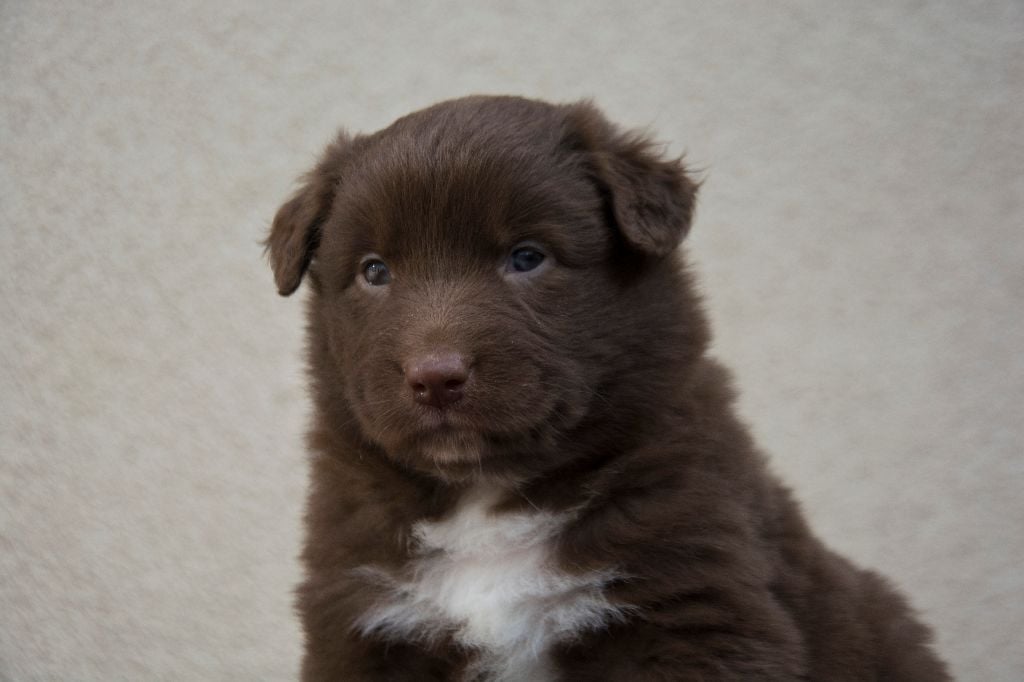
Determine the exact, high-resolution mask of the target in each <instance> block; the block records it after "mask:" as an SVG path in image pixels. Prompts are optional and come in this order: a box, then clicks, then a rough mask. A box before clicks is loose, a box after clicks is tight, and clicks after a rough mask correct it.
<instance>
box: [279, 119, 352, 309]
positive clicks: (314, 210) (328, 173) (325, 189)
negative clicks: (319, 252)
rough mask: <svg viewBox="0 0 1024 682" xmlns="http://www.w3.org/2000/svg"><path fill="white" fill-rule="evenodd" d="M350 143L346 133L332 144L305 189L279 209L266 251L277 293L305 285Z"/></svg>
mask: <svg viewBox="0 0 1024 682" xmlns="http://www.w3.org/2000/svg"><path fill="white" fill-rule="evenodd" d="M350 144H351V139H350V138H349V136H348V135H347V134H345V133H344V132H342V133H340V134H339V135H338V139H337V140H335V141H334V142H333V143H332V144H330V145H329V146H328V147H327V149H326V151H324V153H323V156H321V157H320V161H319V162H318V163H317V165H316V166H315V167H314V168H313V170H311V171H310V172H309V173H307V174H306V175H305V176H303V178H302V183H303V184H302V187H300V188H299V190H298V191H296V192H295V194H294V195H292V198H291V199H289V200H288V201H286V202H285V203H284V205H283V206H281V208H279V209H278V211H277V215H276V216H275V217H274V223H273V225H272V226H271V228H270V234H268V235H267V238H266V240H264V242H263V246H264V252H265V253H266V254H267V256H268V259H269V260H270V267H271V268H272V269H273V271H274V281H275V282H276V284H277V291H278V293H280V294H281V295H282V296H288V295H290V294H291V293H292V292H294V291H295V290H296V289H298V288H299V284H300V283H301V282H302V276H303V274H305V272H306V269H307V268H308V267H309V264H310V262H311V261H312V260H313V255H314V253H315V252H316V247H317V245H318V244H319V243H320V229H321V227H322V226H323V223H324V221H326V220H327V216H328V214H329V213H330V210H331V204H332V203H333V202H334V195H335V193H336V192H337V188H338V185H339V184H340V182H341V177H340V170H341V165H342V160H343V158H344V157H345V155H346V151H347V150H348V148H349V146H350Z"/></svg>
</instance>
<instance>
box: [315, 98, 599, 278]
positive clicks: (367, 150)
mask: <svg viewBox="0 0 1024 682" xmlns="http://www.w3.org/2000/svg"><path fill="white" fill-rule="evenodd" d="M353 152H354V153H353V154H352V156H351V158H350V160H349V162H348V164H347V165H348V168H347V169H346V172H345V182H344V183H342V185H341V187H340V188H339V193H338V197H337V200H336V202H335V211H336V213H337V214H338V215H337V216H336V222H337V223H338V225H337V226H336V227H337V229H335V230H328V231H327V234H325V235H324V236H325V239H324V245H323V246H324V248H325V249H327V250H331V251H336V250H339V249H340V250H343V251H346V252H370V251H372V252H377V253H379V254H381V255H382V256H389V257H401V256H402V255H404V254H410V255H414V256H415V257H416V258H418V259H419V260H420V261H421V262H431V261H435V262H436V260H437V259H436V258H434V259H432V258H431V256H439V257H442V256H445V255H446V254H452V255H454V253H456V252H460V251H465V250H467V249H472V250H473V251H474V252H475V253H477V254H480V253H481V252H483V251H486V250H487V248H491V249H493V250H495V252H500V251H501V250H503V249H506V248H508V247H509V246H511V245H512V244H514V243H516V242H519V241H523V240H528V239H541V240H544V241H545V242H547V243H549V245H550V246H551V247H552V248H553V249H555V250H556V251H557V250H560V251H562V252H563V253H561V254H560V255H562V256H563V258H566V259H567V260H568V261H572V260H574V259H575V260H581V259H589V258H592V257H593V256H594V255H595V254H594V253H587V252H588V251H589V252H592V251H593V250H594V249H599V248H600V247H601V246H603V243H604V241H605V239H604V237H605V235H604V234H603V231H602V230H600V226H599V223H600V222H601V210H600V209H601V197H600V195H599V193H598V191H597V188H596V186H595V185H594V184H593V183H592V182H590V181H589V179H588V176H587V170H586V168H585V166H584V159H583V157H582V155H581V154H580V153H579V152H578V151H576V150H574V149H573V147H572V145H571V141H570V139H569V136H568V134H567V132H566V123H565V116H564V111H563V108H560V107H555V106H552V105H548V104H544V103H540V102H531V101H527V100H519V99H515V98H470V99H468V100H459V101H456V102H448V103H443V104H440V105H437V106H434V107H431V108H429V109H426V110H424V111H420V112H417V113H415V114H412V115H410V116H406V117H404V118H402V119H399V120H398V121H397V122H395V123H394V124H393V125H391V126H390V127H388V128H386V129H384V130H382V131H380V132H378V133H375V134H373V135H370V136H367V137H360V138H357V139H356V140H355V141H354V144H353ZM331 232H334V233H335V234H331ZM581 237H582V238H581ZM581 250H582V252H581ZM435 252H436V253H435ZM461 255H464V254H461Z"/></svg>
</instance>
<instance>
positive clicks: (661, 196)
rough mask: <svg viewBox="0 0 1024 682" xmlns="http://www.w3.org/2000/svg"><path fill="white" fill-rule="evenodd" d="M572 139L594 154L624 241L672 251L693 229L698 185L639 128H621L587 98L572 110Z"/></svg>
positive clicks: (648, 250)
mask: <svg viewBox="0 0 1024 682" xmlns="http://www.w3.org/2000/svg"><path fill="white" fill-rule="evenodd" d="M567 121H568V125H569V129H568V142H569V144H570V146H571V147H573V148H575V149H577V150H579V149H582V150H583V151H585V152H586V153H587V154H588V155H589V157H590V163H589V165H590V167H591V170H592V172H593V174H594V176H595V178H594V179H595V181H596V182H597V183H598V185H599V186H600V187H601V189H602V191H603V192H604V193H605V194H606V197H607V201H608V203H609V214H610V215H611V217H612V218H613V219H614V221H615V223H616V227H617V228H618V230H619V232H620V233H621V234H622V236H623V237H624V238H625V240H626V242H627V243H628V244H629V245H630V246H632V247H633V248H634V249H636V250H637V251H639V252H641V253H644V254H647V255H650V256H656V257H661V256H666V255H668V254H669V253H671V252H672V251H673V250H674V249H675V248H676V247H677V246H679V243H680V242H681V241H682V240H683V238H684V237H685V236H686V234H687V232H689V230H690V220H691V218H692V217H693V209H694V204H695V203H696V198H697V189H698V187H699V184H698V183H697V182H696V181H694V180H693V179H692V178H691V177H690V176H689V174H688V172H687V170H686V168H685V167H684V166H683V164H682V160H681V159H671V160H668V159H664V158H662V157H661V155H659V154H658V153H657V150H656V149H655V147H656V145H655V143H654V142H653V141H651V140H650V139H649V138H647V137H646V136H645V135H643V134H641V133H638V132H623V131H620V130H619V129H618V128H616V127H615V126H613V125H612V124H611V123H609V122H608V121H607V120H606V119H605V118H604V116H602V115H601V113H600V112H599V111H598V110H597V108H596V107H594V106H593V105H592V104H590V103H589V102H579V103H577V104H573V105H570V106H569V108H568V114H567Z"/></svg>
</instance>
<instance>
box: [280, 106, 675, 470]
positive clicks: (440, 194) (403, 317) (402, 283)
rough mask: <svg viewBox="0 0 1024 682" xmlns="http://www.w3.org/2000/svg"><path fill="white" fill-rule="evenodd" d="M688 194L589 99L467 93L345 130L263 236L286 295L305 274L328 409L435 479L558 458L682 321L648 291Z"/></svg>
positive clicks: (671, 284)
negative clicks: (653, 344) (363, 130)
mask: <svg viewBox="0 0 1024 682" xmlns="http://www.w3.org/2000/svg"><path fill="white" fill-rule="evenodd" d="M693 192H694V186H693V184H692V183H691V182H690V181H689V180H688V179H687V177H686V176H685V174H684V173H683V171H682V169H681V167H680V166H679V165H678V164H677V163H672V162H665V161H662V160H660V159H658V158H656V157H654V156H653V155H651V154H650V152H649V145H648V144H647V143H646V142H645V141H643V140H641V139H639V138H636V137H630V136H624V135H621V134H619V133H618V132H617V131H616V130H614V129H613V128H612V127H611V126H610V125H609V124H607V123H606V122H605V121H604V119H602V118H601V117H600V116H599V115H598V114H597V113H596V111H595V110H593V109H592V108H591V107H589V106H587V105H574V106H569V107H555V106H551V105H546V104H541V103H537V102H530V101H527V100H519V99H512V98H471V99H468V100H457V101H455V102H449V103H444V104H441V105H438V106H436V107H432V108H431V109H427V110H424V111H422V112H418V113H417V114H413V115H411V116H409V117H406V118H404V119H401V120H399V121H398V122H396V123H395V124H394V125H392V126H391V127H390V128H387V129H385V130H383V131H381V132H379V133H377V134H375V135H372V136H368V137H357V138H355V139H350V138H348V137H347V136H344V135H343V136H342V137H341V138H339V140H338V142H337V143H335V144H334V145H332V146H331V147H329V148H328V150H327V152H326V154H325V155H324V157H323V159H322V160H321V162H320V164H319V165H318V166H317V168H316V169H314V171H313V172H312V173H311V174H310V176H308V179H307V183H306V185H305V186H304V187H303V188H302V189H301V190H300V191H299V192H298V193H297V194H296V196H295V197H294V198H293V199H292V200H291V201H290V202H288V203H287V204H285V206H283V207H282V209H281V211H280V212H279V213H278V216H277V218H276V219H275V222H274V226H273V228H272V231H271V235H270V238H269V239H268V249H269V251H270V256H271V260H272V263H273V264H274V267H275V275H276V277H277V280H278V285H279V288H280V289H281V291H282V293H285V294H287V293H290V292H291V291H292V290H294V289H295V288H296V287H297V286H298V284H299V281H300V279H301V277H302V275H303V272H304V271H307V270H308V271H309V274H310V279H311V281H312V283H313V296H312V298H311V300H310V330H311V341H312V351H313V356H314V357H313V374H314V380H315V383H316V384H317V385H318V386H319V390H320V391H321V394H322V395H326V396H329V397H330V398H331V399H329V400H325V401H320V403H321V404H330V405H334V406H335V414H333V415H324V416H325V417H326V418H327V419H335V420H339V421H344V420H351V421H352V422H353V423H354V424H356V425H357V431H358V436H359V439H360V440H361V441H362V442H363V443H365V444H366V445H368V446H369V447H373V448H377V449H380V450H382V451H383V452H384V453H385V454H386V455H387V456H389V457H391V458H393V459H395V460H398V461H400V462H402V463H404V464H405V465H407V466H410V467H413V468H415V469H418V470H421V471H424V472H426V473H430V474H434V475H439V476H441V477H443V478H445V479H461V478H466V477H469V476H474V475H477V476H492V477H505V478H512V479H514V478H517V477H522V476H525V475H528V474H529V473H533V472H538V471H542V470H545V469H550V468H552V467H554V466H557V465H559V464H560V463H561V461H562V460H564V459H565V458H566V457H569V456H570V453H571V448H570V447H566V439H567V438H568V437H569V436H570V434H572V433H573V432H574V431H575V430H577V429H579V428H580V427H581V426H582V425H583V424H584V423H585V422H586V420H587V419H588V418H593V417H594V415H595V414H597V412H598V411H599V410H596V409H595V403H596V402H600V401H602V400H607V399H608V398H607V396H608V395H609V384H612V383H615V382H620V383H621V382H622V380H623V379H622V374H623V371H622V368H623V367H624V366H630V365H635V364H636V363H635V361H630V360H625V361H624V360H623V359H622V357H621V356H622V355H623V354H624V353H635V352H638V351H639V344H638V343H637V340H638V338H640V337H643V336H644V335H645V334H646V333H649V332H650V331H651V330H652V327H658V326H660V325H661V324H662V322H661V321H659V319H661V318H664V320H663V321H664V323H665V324H668V325H670V326H671V325H672V324H673V322H672V320H674V319H676V318H677V317H678V313H672V314H670V313H668V312H667V309H666V310H661V308H660V304H658V303H652V302H651V300H650V299H651V298H652V296H651V294H652V289H657V288H658V287H663V288H666V289H668V290H669V291H668V292H661V294H659V293H657V292H656V291H655V292H654V297H655V298H657V297H659V296H660V297H661V299H665V298H666V297H667V298H668V299H673V298H674V297H673V295H672V294H671V290H675V289H676V288H678V286H677V285H678V283H677V282H675V281H674V280H673V277H674V275H675V273H676V269H675V268H674V267H672V266H666V264H665V263H666V260H669V261H670V260H671V259H669V258H668V255H669V254H670V253H671V252H672V250H673V249H674V247H675V246H676V244H677V243H678V241H679V240H680V239H681V238H682V236H683V234H685V231H686V229H687V226H688V224H689V218H690V212H691V208H692V202H693ZM676 326H678V325H676ZM638 327H639V328H638ZM639 352H642V351H639ZM629 382H631V383H632V382H634V380H633V379H630V380H629Z"/></svg>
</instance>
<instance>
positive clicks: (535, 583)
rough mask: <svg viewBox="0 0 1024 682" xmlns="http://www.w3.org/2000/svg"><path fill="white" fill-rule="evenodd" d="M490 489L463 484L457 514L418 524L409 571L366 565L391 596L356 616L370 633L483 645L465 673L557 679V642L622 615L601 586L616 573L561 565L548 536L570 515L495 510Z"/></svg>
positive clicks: (505, 681)
mask: <svg viewBox="0 0 1024 682" xmlns="http://www.w3.org/2000/svg"><path fill="white" fill-rule="evenodd" d="M498 496H499V493H498V491H497V490H495V489H493V488H485V487H480V488H474V489H472V490H470V491H469V492H467V493H466V494H465V496H464V497H463V498H462V500H461V501H460V502H459V504H458V506H457V507H456V508H455V511H454V513H453V514H452V515H451V516H449V517H447V518H445V519H443V520H441V521H436V522H420V523H418V524H416V525H415V526H414V528H413V533H414V536H415V538H416V540H417V542H418V549H417V558H416V560H415V562H414V564H413V566H412V567H411V570H410V571H409V572H408V573H403V574H401V575H393V574H391V573H390V572H385V571H383V570H381V569H379V568H375V567H363V568H361V569H359V571H360V573H361V574H362V575H363V576H364V577H366V578H368V579H370V580H372V581H373V582H374V583H376V584H377V585H381V586H383V587H385V588H386V589H385V597H384V599H383V600H382V601H381V602H379V603H378V604H377V605H376V606H375V607H374V608H372V609H370V610H369V611H368V612H366V613H365V614H364V615H363V616H362V618H361V619H360V621H359V623H358V627H359V629H360V630H361V631H362V632H364V633H366V634H371V633H372V634H377V635H382V636H385V637H388V638H392V639H398V640H412V641H430V640H433V639H436V638H441V637H444V636H445V635H452V636H453V637H454V639H455V641H456V642H458V643H459V644H461V645H462V646H465V647H467V648H470V649H473V650H475V651H477V652H479V657H478V661H477V663H476V664H475V665H474V668H473V670H471V671H470V673H469V674H468V675H467V679H474V680H476V679H483V680H494V681H498V680H500V681H501V682H527V681H529V682H544V681H545V680H552V679H554V673H553V669H552V667H551V664H550V661H549V659H548V652H549V650H550V647H551V645H552V644H554V643H556V642H560V641H566V640H570V639H572V638H573V636H574V635H576V634H578V633H581V632H583V631H586V630H592V629H596V628H600V627H601V626H602V625H604V624H605V623H607V622H609V621H612V620H617V619H619V618H621V617H622V615H623V614H622V610H621V609H620V608H618V607H616V606H615V605H613V604H611V603H610V602H609V601H608V600H607V599H606V598H605V597H604V594H603V588H604V586H605V585H606V584H607V583H608V581H609V580H611V579H612V578H613V577H614V575H613V573H612V572H611V571H602V572H593V573H588V574H582V575H570V574H567V573H565V572H563V571H560V570H558V568H557V567H556V566H555V565H554V562H553V557H552V544H551V543H552V538H553V537H554V536H555V535H556V534H557V533H558V532H559V530H560V529H561V528H562V527H563V525H564V524H565V522H566V520H567V519H568V518H569V517H568V515H566V514H552V513H549V512H540V511H530V512H494V511H493V507H494V504H495V503H496V502H497V500H498Z"/></svg>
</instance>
